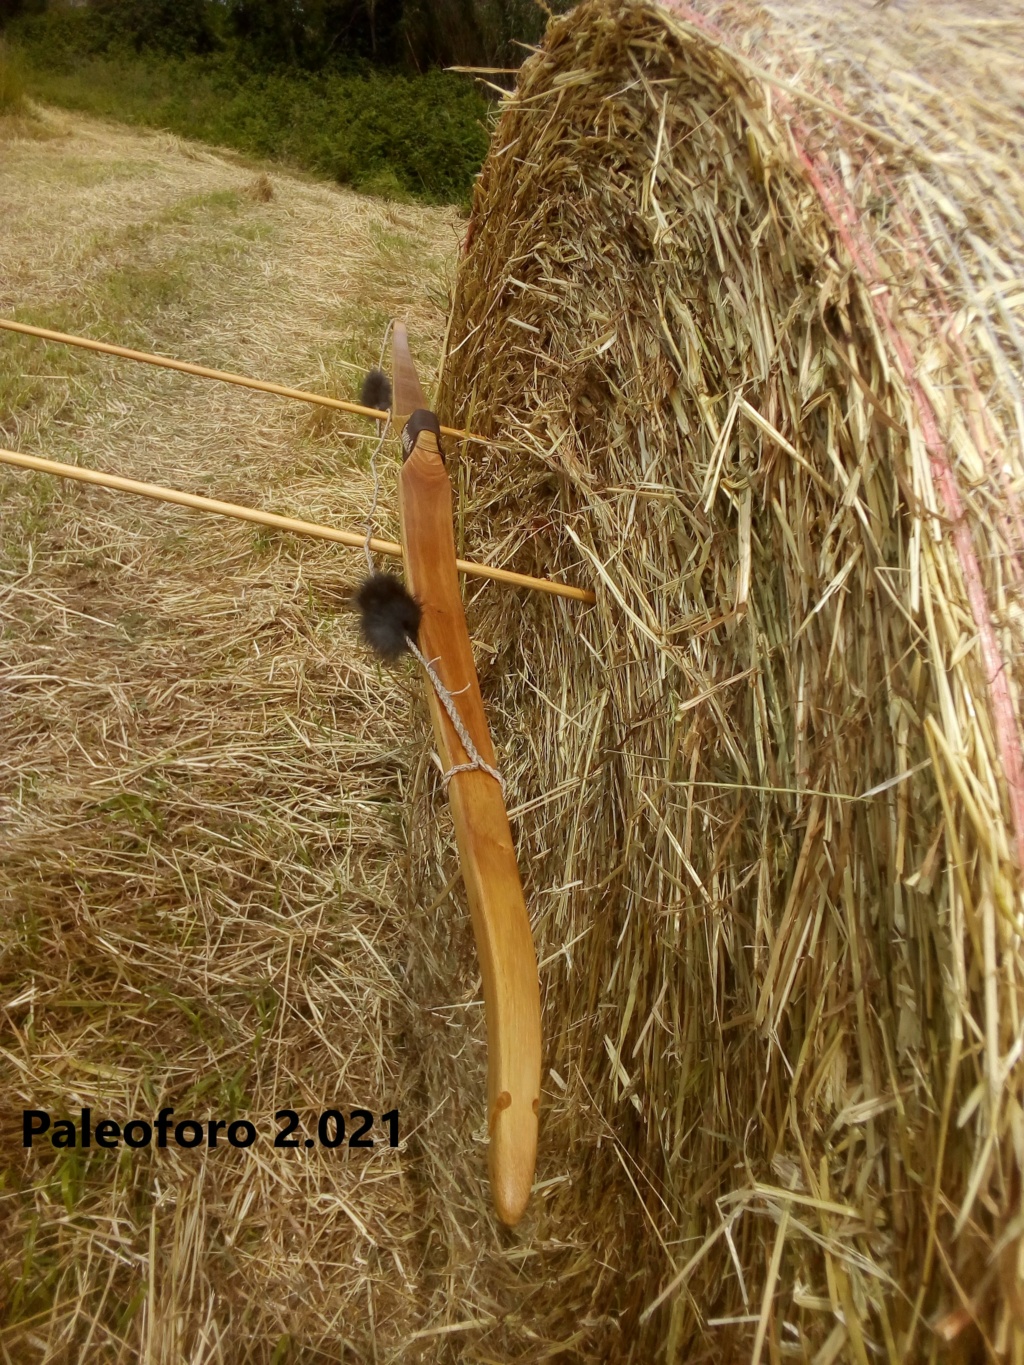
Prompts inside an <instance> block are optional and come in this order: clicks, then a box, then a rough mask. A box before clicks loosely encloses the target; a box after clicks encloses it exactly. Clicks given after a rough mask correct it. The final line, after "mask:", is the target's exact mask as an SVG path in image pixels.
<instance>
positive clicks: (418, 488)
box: [398, 432, 541, 1226]
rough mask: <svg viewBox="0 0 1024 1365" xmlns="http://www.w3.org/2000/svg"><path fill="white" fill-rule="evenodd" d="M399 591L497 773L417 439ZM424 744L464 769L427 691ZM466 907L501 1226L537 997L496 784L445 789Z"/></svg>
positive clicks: (431, 455)
mask: <svg viewBox="0 0 1024 1365" xmlns="http://www.w3.org/2000/svg"><path fill="white" fill-rule="evenodd" d="M398 490H399V515H400V518H401V527H402V548H403V550H404V553H405V574H406V582H407V585H408V587H409V590H410V592H412V594H413V596H414V597H415V598H416V599H417V601H418V602H419V603H420V606H421V607H422V609H423V619H422V623H421V626H420V632H419V648H420V651H421V652H422V654H423V655H424V656H425V657H426V658H427V659H430V660H434V661H436V662H435V668H436V670H437V672H438V673H439V674H440V677H441V681H442V682H443V683H444V685H445V687H446V688H447V689H448V691H449V692H451V693H452V694H453V695H454V699H455V705H456V706H457V708H458V712H459V716H460V717H461V719H462V722H463V724H464V725H465V727H466V730H467V731H468V733H469V736H470V738H471V740H472V741H473V744H474V745H475V746H476V749H477V751H478V752H479V755H480V757H481V758H482V759H483V760H484V761H485V762H486V763H488V764H490V765H491V766H492V767H494V766H496V760H495V756H494V748H493V745H492V744H491V737H490V733H489V731H488V728H487V720H486V718H485V715H484V706H483V698H482V697H481V695H480V684H479V681H478V679H477V674H476V666H475V664H474V662H473V650H472V646H471V645H470V640H469V632H468V630H467V628H466V617H465V613H464V611H463V607H462V598H461V596H460V594H459V580H458V575H457V574H456V571H455V541H454V538H453V535H452V494H451V485H450V484H449V481H448V476H447V474H446V472H445V468H444V464H443V462H442V460H441V458H440V456H439V455H438V453H437V444H436V441H435V439H434V437H433V436H432V435H431V434H430V433H429V432H424V433H422V434H421V435H420V437H419V439H418V441H417V444H416V447H415V448H414V450H413V452H412V454H411V455H410V456H409V458H408V459H407V460H406V462H405V464H404V466H403V468H402V472H401V475H400V476H399V482H398ZM427 698H428V701H429V704H430V713H431V719H432V721H433V725H434V736H435V739H436V741H437V747H438V751H439V753H440V755H441V761H442V763H443V764H444V765H445V768H446V770H447V769H448V768H451V767H454V766H455V765H457V764H460V763H466V762H467V761H468V760H469V757H470V756H469V755H467V753H466V751H465V749H464V748H463V746H462V743H461V742H460V740H459V738H458V735H457V734H456V732H455V729H454V727H453V725H452V723H451V721H450V719H449V717H448V715H447V713H446V712H445V709H444V707H443V706H442V705H441V703H440V701H439V700H438V697H437V694H436V693H435V691H434V689H433V687H432V686H431V685H430V684H429V683H428V684H427ZM448 796H449V801H450V803H451V811H452V819H453V821H454V824H455V837H456V841H457V842H458V846H459V858H460V860H461V863H462V873H463V881H464V884H465V887H466V894H467V897H468V900H469V910H470V915H471V917H472V922H473V933H474V936H475V938H476V945H477V952H478V954H479V958H480V972H481V976H482V979H483V992H484V1010H485V1014H486V1022H487V1126H488V1131H489V1133H490V1172H491V1189H492V1194H493V1198H494V1205H495V1208H496V1209H497V1212H498V1216H499V1217H500V1218H501V1219H502V1221H503V1222H505V1223H507V1224H509V1225H510V1226H511V1225H514V1224H515V1223H517V1222H518V1221H519V1219H520V1217H521V1216H522V1213H523V1210H524V1209H525V1207H526V1204H527V1201H528V1200H529V1197H530V1189H531V1187H532V1184H533V1173H534V1167H535V1165H536V1160H537V1115H538V1109H539V1106H540V1066H541V1030H540V988H539V984H538V977H537V958H536V954H535V952H534V947H533V937H532V933H531V930H530V920H529V916H528V915H527V912H526V902H525V900H524V898H523V888H522V884H521V883H520V880H519V869H518V867H517V866H516V855H515V848H514V846H513V843H512V832H511V830H510V828H509V822H508V815H507V813H506V810H505V799H504V795H503V793H502V789H501V786H500V784H499V783H498V782H497V781H495V779H494V778H493V777H491V776H489V775H488V774H487V773H485V772H483V771H481V770H480V769H476V770H473V771H470V772H460V773H456V774H455V775H454V776H453V777H452V778H451V780H450V782H449V784H448Z"/></svg>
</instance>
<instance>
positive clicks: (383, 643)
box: [352, 573, 423, 663]
mask: <svg viewBox="0 0 1024 1365" xmlns="http://www.w3.org/2000/svg"><path fill="white" fill-rule="evenodd" d="M352 601H353V603H354V605H355V608H356V610H357V611H358V612H359V616H360V625H361V627H362V631H363V639H364V640H365V641H366V643H367V644H368V645H369V646H370V648H371V649H372V650H374V651H375V652H376V653H377V654H379V655H380V656H381V658H382V659H386V660H387V661H388V663H394V661H395V660H396V659H398V658H400V657H401V655H402V654H404V653H405V652H406V650H407V649H408V648H409V641H410V640H413V641H415V640H416V636H417V634H418V632H419V628H420V620H421V618H422V616H423V613H422V611H421V610H420V605H419V603H418V602H417V601H416V600H415V599H414V598H412V597H410V596H409V594H408V593H407V592H406V590H405V588H404V587H403V586H402V584H401V583H400V582H399V581H398V579H397V578H395V577H394V575H393V574H389V573H375V574H373V576H372V577H370V578H368V579H367V580H366V582H365V583H363V584H362V586H361V587H360V589H359V591H358V592H357V593H356V595H355V597H354V598H353V599H352Z"/></svg>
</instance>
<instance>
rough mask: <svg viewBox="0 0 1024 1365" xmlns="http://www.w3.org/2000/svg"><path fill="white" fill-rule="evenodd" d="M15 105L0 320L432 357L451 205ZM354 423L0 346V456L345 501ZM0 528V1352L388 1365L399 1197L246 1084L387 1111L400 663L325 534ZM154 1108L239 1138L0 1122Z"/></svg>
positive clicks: (314, 355)
mask: <svg viewBox="0 0 1024 1365" xmlns="http://www.w3.org/2000/svg"><path fill="white" fill-rule="evenodd" d="M50 132H51V134H52V135H50V136H47V137H44V138H35V139H28V140H25V139H22V140H14V141H11V140H8V141H6V142H0V223H2V228H0V313H2V314H4V315H6V316H11V315H14V316H17V317H19V318H21V319H23V320H25V321H29V322H38V323H42V324H43V325H48V326H51V327H55V328H59V329H61V330H65V331H70V332H85V333H88V334H90V335H93V336H101V337H106V338H108V339H112V340H114V339H116V340H118V341H121V342H123V343H125V344H128V345H132V346H138V347H143V348H145V349H150V350H155V351H162V352H164V353H167V354H172V355H177V356H181V357H184V358H188V359H191V360H195V361H199V362H201V363H205V364H208V365H213V366H218V367H221V368H225V369H237V370H241V371H244V372H247V373H249V374H253V375H258V376H264V377H268V378H273V379H276V380H278V381H281V382H284V383H287V384H294V385H300V386H304V387H310V388H317V389H320V390H321V391H327V392H334V393H337V394H341V395H346V396H352V395H354V393H355V391H356V390H357V389H358V384H359V379H360V376H361V373H362V371H363V370H364V369H365V368H366V367H367V366H368V365H369V364H371V363H374V362H375V361H376V358H377V353H378V348H379V345H380V341H381V338H382V335H383V331H384V326H385V323H386V320H387V318H388V317H389V316H390V315H391V314H392V313H393V312H395V311H396V310H402V311H403V312H405V313H406V315H407V316H408V320H409V324H410V332H411V334H412V336H413V338H414V342H415V343H416V344H418V346H419V347H420V348H421V349H420V353H419V357H418V358H419V359H420V361H421V362H422V366H423V370H424V373H425V374H426V375H429V376H431V378H432V370H433V366H434V365H435V363H436V358H437V354H438V350H439V345H440V339H441V331H442V328H443V321H444V311H443V310H444V306H445V297H444V291H445V279H446V271H447V270H449V269H450V268H451V265H452V263H453V260H454V255H455V249H456V245H457V240H458V222H457V219H456V216H455V214H454V212H452V211H446V210H444V211H443V210H430V209H422V208H419V207H415V208H414V207H407V206H389V205H386V204H383V203H381V202H378V201H374V200H370V199H365V198H361V197H359V196H356V195H353V194H347V193H344V192H341V191H337V190H334V189H331V188H330V187H325V186H321V185H314V184H310V183H306V182H303V181H301V180H299V179H294V178H291V177H288V176H284V175H273V177H272V180H273V186H274V198H273V199H272V201H270V202H259V201H258V199H257V198H255V197H253V196H252V195H251V194H250V193H249V187H250V186H251V185H252V182H253V179H254V172H253V170H251V169H249V168H247V167H245V166H242V165H240V164H238V163H237V162H235V161H233V160H232V159H230V158H228V157H221V156H218V155H215V154H213V153H211V152H209V151H205V150H200V149H196V148H194V147H191V146H188V145H186V144H183V143H180V142H178V141H177V140H175V139H172V138H169V137H167V136H163V135H152V134H146V133H139V132H134V131H128V130H121V129H117V128H112V127H108V126H104V125H100V124H96V123H92V122H88V121H86V120H82V119H77V118H70V117H68V116H65V115H60V116H54V117H53V118H52V120H51V123H50ZM410 305H411V306H410ZM345 432H354V433H356V435H355V436H353V437H346V436H345V434H344V433H345ZM369 436H370V426H369V424H368V423H362V422H360V421H358V420H356V419H352V420H348V419H341V420H336V419H333V418H325V417H324V416H323V415H322V414H321V412H320V410H314V409H307V408H305V407H303V406H302V405H299V404H289V403H286V402H284V401H279V400H277V399H273V398H270V397H264V396H262V395H257V394H253V393H249V392H244V391H241V390H237V389H233V388H230V387H228V386H222V385H217V384H212V383H204V382H202V381H198V380H190V379H188V378H185V377H183V376H178V375H173V374H169V373H166V372H163V371H159V370H155V369H151V368H148V367H145V366H138V365H132V364H130V363H128V362H119V361H113V360H109V359H106V358H102V357H95V356H89V355H85V354H84V353H81V352H76V351H68V350H65V349H62V348H60V347H53V346H44V345H42V344H41V343H39V342H37V341H34V340H28V339H22V338H17V337H12V336H10V335H9V334H3V335H0V444H3V445H5V446H7V447H8V448H18V449H22V450H25V451H29V452H32V453H36V454H42V455H45V456H49V457H52V458H56V459H70V460H75V461H79V462H81V463H83V464H89V465H92V466H95V467H102V468H106V469H109V470H113V471H116V472H119V473H124V474H128V475H130V476H133V477H136V478H143V479H152V480H156V481H159V482H163V483H170V484H175V485H177V486H179V487H183V488H188V489H191V490H193V491H201V492H207V493H209V494H211V495H213V496H216V497H222V498H228V499H235V500H238V501H244V502H248V503H253V504H258V505H262V506H266V507H268V508H273V509H275V510H278V511H282V512H292V513H296V514H298V515H305V516H308V517H311V518H315V519H318V520H331V521H333V522H335V523H336V524H340V525H347V526H353V527H355V526H358V525H359V524H360V523H361V519H362V518H363V517H365V514H366V509H367V508H368V506H369V496H370V482H369V477H368V473H367V461H368V455H369V451H370V449H371V442H370V441H369V439H368V437H369ZM388 501H389V503H390V499H389V500H388ZM381 527H382V533H383V534H388V535H392V534H393V533H394V531H395V526H394V523H393V521H392V520H391V518H390V506H389V507H388V508H387V509H385V512H384V514H383V515H382V518H381ZM0 545H2V554H0V619H2V629H3V634H2V637H0V668H2V670H3V676H4V679H5V682H4V688H3V693H2V699H0V707H2V715H0V735H2V737H3V747H2V750H0V821H2V824H0V830H2V838H3V846H4V847H3V853H2V863H0V905H2V917H0V918H2V924H0V945H2V954H0V1006H2V1009H0V1029H2V1041H0V1048H2V1053H0V1074H2V1078H3V1093H4V1094H5V1095H6V1097H7V1103H6V1110H7V1112H6V1113H5V1115H4V1121H3V1134H4V1139H3V1140H4V1144H5V1147H6V1158H5V1165H6V1166H7V1168H8V1176H7V1186H6V1190H5V1192H4V1193H3V1195H2V1197H0V1219H2V1224H3V1227H2V1231H0V1258H2V1267H3V1269H2V1276H0V1299H2V1301H3V1313H4V1322H5V1324H6V1325H5V1326H4V1328H3V1331H2V1334H0V1353H2V1355H3V1358H4V1359H6V1360H8V1361H18V1362H30V1361H39V1362H42V1361H88V1360H93V1359H96V1360H100V1359H102V1360H104V1361H125V1362H127V1361H135V1360H146V1361H148V1362H172V1361H173V1362H179V1361H185V1360H187V1361H189V1362H193V1365H200V1362H202V1363H203V1365H205V1363H206V1362H236V1361H237V1362H241V1361H263V1360H268V1361H269V1360H273V1361H274V1362H283V1361H286V1360H296V1361H297V1360H302V1361H307V1360H308V1361H318V1360H331V1361H336V1360H353V1361H356V1360H357V1361H360V1362H363V1361H366V1362H369V1361H381V1362H383V1361H386V1360H390V1359H397V1358H402V1359H415V1358H418V1357H417V1351H418V1350H419V1347H418V1346H414V1345H412V1343H413V1341H414V1340H415V1338H414V1334H415V1333H417V1332H418V1331H422V1330H424V1328H425V1327H426V1326H428V1325H429V1324H427V1322H426V1320H425V1318H424V1317H423V1316H422V1315H423V1313H424V1308H423V1303H424V1302H425V1300H424V1299H423V1297H422V1296H421V1295H420V1294H419V1292H418V1290H417V1282H416V1276H417V1265H418V1256H419V1255H420V1250H419V1248H421V1245H422V1238H423V1236H424V1233H423V1229H422V1226H421V1222H422V1215H418V1213H417V1207H418V1205H417V1198H416V1193H415V1181H414V1180H410V1178H409V1172H408V1170H407V1169H406V1166H407V1162H406V1160H405V1157H404V1155H403V1153H402V1152H401V1151H395V1150H392V1149H390V1148H389V1147H388V1146H387V1145H386V1142H387V1128H386V1125H382V1124H381V1123H380V1122H379V1120H378V1122H377V1124H376V1125H375V1127H374V1130H373V1133H374V1136H375V1137H376V1140H377V1145H376V1146H375V1147H374V1149H373V1151H372V1152H371V1151H355V1150H347V1149H345V1150H339V1151H338V1152H331V1151H326V1150H322V1149H321V1148H320V1147H319V1146H314V1147H313V1148H312V1149H310V1150H308V1151H307V1150H306V1149H305V1148H304V1147H303V1148H300V1149H299V1150H296V1151H290V1152H282V1151H275V1150H274V1148H273V1145H272V1134H273V1133H274V1131H275V1130H276V1129H277V1128H278V1127H280V1126H282V1125H280V1124H277V1123H275V1120H274V1115H275V1112H276V1111H277V1110H281V1109H285V1108H292V1109H294V1110H295V1111H297V1113H298V1114H299V1116H300V1119H301V1124H302V1132H304V1133H312V1134H313V1135H314V1136H315V1134H316V1116H317V1115H319V1114H321V1113H322V1112H323V1111H325V1110H328V1109H338V1110H342V1111H344V1112H345V1114H346V1115H348V1114H349V1113H350V1111H351V1110H352V1109H353V1108H356V1107H366V1108H367V1109H370V1110H371V1111H372V1112H373V1113H374V1114H375V1115H378V1116H379V1115H381V1114H383V1113H384V1112H385V1111H388V1110H390V1109H392V1108H393V1107H394V1106H396V1105H399V1106H401V1104H402V1101H403V1085H404V1073H403V1065H404V1062H403V1060H402V1055H401V1050H400V1048H398V1047H396V1044H395V1033H396V1029H397V1025H396V1022H395V1021H396V1018H397V1017H398V1013H400V1003H401V999H402V979H403V972H404V953H405V948H404V945H403V938H402V915H401V905H402V902H403V897H404V895H405V890H404V881H403V872H404V852H403V850H404V840H403V831H402V824H401V802H402V796H403V784H404V783H405V782H406V781H407V776H408V770H409V763H410V755H411V754H412V753H413V752H414V751H413V745H414V743H418V742H419V743H421V740H422V737H419V738H418V739H416V738H415V737H414V736H413V734H412V733H411V729H410V726H409V724H408V717H409V715H410V712H411V710H412V709H413V707H414V704H415V703H414V690H415V689H414V682H415V680H414V679H413V678H412V677H411V675H409V676H406V675H405V674H401V675H398V676H396V675H392V674H385V673H383V672H381V671H380V670H379V669H378V668H377V667H376V666H375V665H373V664H371V663H369V662H368V660H367V659H366V657H365V654H364V653H363V651H362V650H361V648H360V647H359V646H358V645H357V643H356V640H355V635H354V631H353V629H352V619H351V617H350V616H349V615H348V614H347V612H344V611H343V610H341V606H342V603H343V600H344V598H345V596H346V595H347V592H348V591H349V587H350V585H352V584H354V582H355V581H356V580H357V579H358V577H359V576H360V574H361V572H362V570H363V563H362V560H361V558H360V556H358V554H356V553H355V552H351V551H345V550H339V549H335V548H331V547H327V546H323V545H319V544H317V543H316V542H300V541H298V540H297V539H294V538H287V537H281V536H276V535H270V534H264V533H254V530H253V529H252V528H249V527H246V526H243V525H239V524H234V523H227V522H219V521H216V520H213V519H208V518H200V517H198V516H195V515H193V514H190V513H188V512H185V511H183V510H181V509H176V508H170V507H164V506H159V505H156V504H150V503H147V502H144V501H142V500H132V499H130V498H128V497H119V496H116V495H112V494H109V493H107V492H104V491H102V490H98V489H91V488H85V487H81V486H77V485H70V484H57V483H55V482H53V481H48V480H47V479H46V478H45V477H44V476H34V475H33V476H29V475H26V474H23V473H20V472H15V471H13V470H10V469H4V470H3V471H0ZM417 752H418V751H417ZM164 1106H171V1107H173V1109H174V1111H175V1115H174V1119H173V1120H172V1122H173V1121H177V1120H178V1119H184V1118H194V1119H197V1120H203V1121H205V1120H207V1119H223V1120H226V1121H231V1120H234V1119H242V1118H246V1119H249V1120H251V1121H252V1123H253V1124H254V1125H255V1126H256V1128H257V1130H258V1139H257V1141H256V1143H255V1144H254V1145H253V1146H252V1147H251V1148H250V1149H248V1150H236V1149H234V1148H233V1147H231V1146H229V1145H227V1144H226V1143H225V1140H224V1138H223V1135H222V1136H221V1138H220V1141H219V1142H218V1145H217V1147H216V1149H215V1150H212V1151H211V1150H208V1149H207V1146H206V1142H207V1141H208V1139H206V1138H204V1145H203V1146H202V1147H201V1148H200V1149H198V1150H185V1149H181V1148H176V1147H175V1146H174V1145H173V1143H172V1144H171V1145H169V1146H168V1147H167V1148H166V1149H165V1150H158V1149H157V1148H156V1147H155V1145H151V1146H149V1147H145V1148H140V1149H138V1150H135V1151H130V1150H127V1149H126V1148H125V1146H124V1143H123V1142H122V1143H120V1144H119V1146H118V1149H117V1150H116V1151H107V1150H102V1149H99V1148H98V1147H97V1146H96V1145H95V1143H94V1144H93V1146H92V1147H91V1148H90V1149H88V1150H77V1151H76V1150H75V1149H73V1148H72V1149H58V1148H54V1147H53V1146H51V1145H50V1143H49V1141H48V1140H46V1139H42V1141H40V1140H39V1139H37V1140H36V1144H35V1146H34V1147H33V1148H32V1150H31V1151H25V1150H23V1148H22V1146H21V1111H22V1110H23V1109H39V1110H45V1111H47V1112H48V1113H49V1114H50V1116H51V1120H52V1121H54V1122H56V1120H57V1119H58V1118H61V1117H65V1118H71V1119H73V1120H75V1121H76V1122H77V1121H78V1119H79V1114H80V1111H81V1109H82V1108H83V1107H88V1108H89V1109H90V1110H91V1116H92V1122H93V1124H95V1123H96V1122H97V1121H98V1120H99V1119H100V1118H110V1119H114V1120H116V1121H118V1122H120V1123H124V1122H126V1121H127V1120H128V1119H132V1118H138V1119H148V1120H151V1119H152V1117H153V1115H154V1114H156V1113H157V1112H158V1111H159V1110H160V1109H161V1108H162V1107H164ZM240 1131H241V1130H240ZM329 1131H330V1132H333V1129H331V1130H329ZM410 1347H412V1353H411V1354H410V1351H409V1348H410Z"/></svg>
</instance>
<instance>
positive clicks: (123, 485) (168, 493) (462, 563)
mask: <svg viewBox="0 0 1024 1365" xmlns="http://www.w3.org/2000/svg"><path fill="white" fill-rule="evenodd" d="M0 464H9V465H14V466H16V467H17V468H18V469H33V470H36V471H37V472H38V473H40V474H55V475H57V476H58V477H59V478H62V479H73V480H74V481H75V482H76V483H91V484H97V485H98V486H99V487H100V488H110V489H113V490H114V491H115V492H118V493H137V494H139V496H140V497H143V498H152V499H153V500H154V501H155V502H171V503H175V504H177V506H179V507H191V508H193V509H194V510H195V511H197V512H213V513H215V514H216V515H217V516H220V517H235V518H236V519H237V520H238V521H251V522H253V523H254V524H255V525H256V526H267V527H269V528H270V529H271V530H274V531H292V532H294V533H295V534H296V535H300V536H314V537H315V538H316V539H317V540H333V541H334V542H335V543H336V544H338V545H351V546H353V547H358V548H360V549H361V548H362V547H363V545H364V544H365V543H366V536H365V535H361V534H359V533H358V532H356V531H341V530H338V529H337V528H336V527H333V526H319V525H318V524H317V523H316V522H315V521H301V520H299V518H297V517H282V516H279V515H278V514H277V513H276V512H262V511H260V510H259V509H258V508H256V507H242V506H240V505H239V504H238V503H236V502H221V501H220V499H219V498H204V497H202V496H201V495H200V494H198V493H182V492H181V491H180V490H179V489H177V488H164V487H162V486H161V485H160V484H157V483H140V481H139V480H138V479H125V478H122V476H121V475H120V474H107V473H105V472H103V471H102V470H98V469H84V468H83V467H82V466H81V465H77V464H61V463H60V462H59V461H58V460H44V459H42V458H41V457H40V456H38V455H25V454H23V453H22V452H21V451H20V450H0ZM370 549H371V550H372V551H373V552H374V554H381V555H390V556H391V558H392V559H401V557H402V547H401V545H397V544H396V543H395V542H394V541H393V540H377V539H376V538H374V539H373V540H371V541H370ZM455 567H456V569H458V571H459V573H464V574H471V575H474V576H475V577H477V578H493V579H494V580H495V581H496V582H498V583H508V584H510V585H511V586H513V587H517V588H530V589H532V590H533V591H534V592H546V593H550V594H552V595H553V596H555V597H569V598H573V599H574V600H575V601H577V602H593V601H594V594H593V593H592V592H590V591H589V590H588V589H586V588H573V587H570V586H569V585H568V584H567V583H552V582H551V580H550V579H548V578H533V577H532V576H531V575H530V574H525V573H514V572H513V571H512V570H511V569H496V568H494V567H493V566H492V565H490V564H474V563H473V562H472V561H471V560H468V559H457V560H456V561H455Z"/></svg>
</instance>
